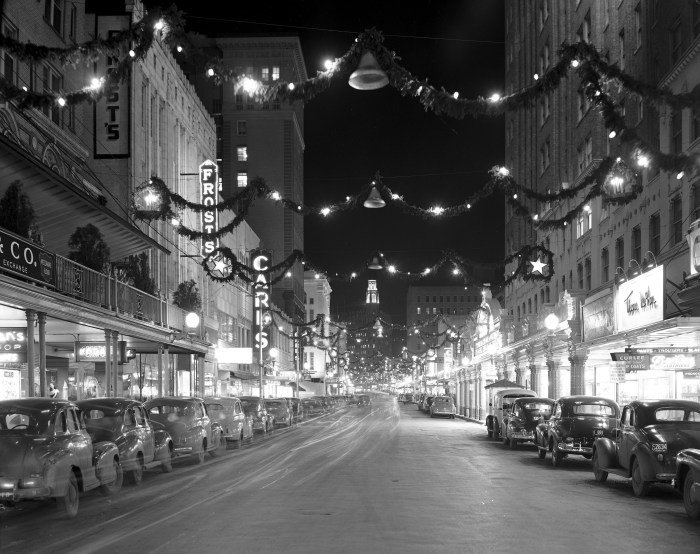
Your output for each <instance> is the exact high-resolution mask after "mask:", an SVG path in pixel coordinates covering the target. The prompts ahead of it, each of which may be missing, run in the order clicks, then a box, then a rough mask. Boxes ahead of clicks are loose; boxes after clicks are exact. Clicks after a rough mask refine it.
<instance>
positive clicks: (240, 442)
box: [234, 431, 243, 450]
mask: <svg viewBox="0 0 700 554" xmlns="http://www.w3.org/2000/svg"><path fill="white" fill-rule="evenodd" d="M234 448H235V449H236V450H240V449H241V448H243V431H241V434H240V435H238V440H237V441H236V444H235V446H234Z"/></svg>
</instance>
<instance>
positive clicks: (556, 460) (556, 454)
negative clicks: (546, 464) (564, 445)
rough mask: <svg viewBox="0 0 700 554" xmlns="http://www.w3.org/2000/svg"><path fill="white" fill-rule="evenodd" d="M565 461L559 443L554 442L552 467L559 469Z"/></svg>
mask: <svg viewBox="0 0 700 554" xmlns="http://www.w3.org/2000/svg"><path fill="white" fill-rule="evenodd" d="M563 459H564V454H563V452H561V451H560V450H559V447H558V446H557V443H556V442H554V441H552V467H559V466H560V465H561V461H562V460H563Z"/></svg>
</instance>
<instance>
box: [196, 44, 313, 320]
mask: <svg viewBox="0 0 700 554" xmlns="http://www.w3.org/2000/svg"><path fill="white" fill-rule="evenodd" d="M192 40H193V42H194V43H195V44H197V45H198V46H199V47H201V48H209V49H212V51H218V53H219V55H220V57H221V63H222V64H223V66H225V67H226V68H229V69H232V70H234V71H235V73H236V74H237V75H240V76H243V75H245V76H247V77H250V78H252V79H255V80H256V81H257V82H261V83H263V84H265V85H270V84H274V83H275V82H277V81H280V80H283V81H288V82H295V81H303V80H306V79H307V74H306V67H305V65H304V61H303V57H302V52H301V45H300V43H299V39H298V37H290V36H270V35H266V36H255V37H253V36H236V37H217V38H216V39H204V38H203V37H201V36H193V37H192ZM197 69H199V70H200V71H199V72H195V71H194V69H192V71H191V74H192V79H193V82H194V83H195V86H196V87H197V90H198V91H199V92H200V94H201V95H202V97H203V98H204V99H205V102H206V103H207V105H209V104H210V105H211V112H212V114H215V118H216V122H217V126H218V130H219V133H218V135H219V136H218V139H219V148H218V158H220V162H221V164H222V175H223V179H224V186H223V191H222V194H223V195H224V197H228V196H230V195H231V194H234V193H235V192H236V190H237V189H238V188H240V187H245V186H246V185H247V184H248V183H249V182H250V181H251V180H252V179H253V178H256V177H262V178H263V179H265V182H266V184H267V185H268V186H269V187H270V188H272V189H274V190H276V191H278V192H279V193H280V195H282V196H283V197H284V198H286V199H288V200H292V201H294V202H297V203H303V201H304V187H303V181H304V148H305V146H304V108H303V104H302V103H301V102H294V103H282V102H273V103H267V102H259V101H257V100H256V99H255V98H253V97H252V96H250V95H249V94H248V93H246V92H245V91H244V90H243V89H242V88H241V87H240V85H237V84H235V83H233V82H227V83H224V84H223V85H220V86H215V85H213V84H212V82H211V80H210V79H207V78H206V75H204V73H203V72H202V71H201V68H197ZM246 220H247V221H248V222H249V223H250V225H251V227H252V228H253V230H254V231H255V232H256V233H257V234H258V236H259V237H260V242H261V245H262V246H263V247H264V248H265V249H267V250H269V251H271V252H272V255H273V262H274V263H279V262H280V261H281V260H283V259H285V258H287V257H288V256H289V255H291V254H292V252H293V251H294V250H303V247H304V222H303V217H302V216H301V215H299V214H295V213H293V212H291V211H289V210H287V209H285V208H283V206H282V204H279V203H274V202H272V201H270V200H265V199H260V200H258V201H257V202H256V203H255V204H254V205H253V207H252V208H251V210H250V212H249V215H248V216H247V217H246ZM290 271H291V273H292V275H291V277H289V278H287V279H284V280H282V281H281V282H280V283H279V284H277V285H275V286H273V289H272V299H273V301H274V302H275V304H276V305H277V306H279V307H280V308H281V309H283V310H284V311H285V312H286V313H287V315H289V316H290V317H293V318H297V319H302V318H303V315H304V311H305V310H304V308H305V306H304V301H303V299H304V275H303V268H302V267H300V266H297V267H294V268H292V269H291V270H290Z"/></svg>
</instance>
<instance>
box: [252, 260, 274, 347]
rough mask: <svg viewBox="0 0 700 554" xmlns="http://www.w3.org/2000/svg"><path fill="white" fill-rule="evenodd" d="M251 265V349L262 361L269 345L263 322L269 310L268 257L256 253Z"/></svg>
mask: <svg viewBox="0 0 700 554" xmlns="http://www.w3.org/2000/svg"><path fill="white" fill-rule="evenodd" d="M252 263H253V269H254V270H255V271H256V273H255V279H254V282H253V291H254V294H255V296H254V301H253V347H254V348H255V350H256V351H257V352H258V354H259V356H260V358H261V359H262V354H263V351H264V350H265V349H266V348H267V347H268V346H269V344H270V340H269V335H268V331H267V329H266V322H265V312H266V311H268V310H269V309H270V280H269V271H270V255H269V254H268V253H267V252H258V253H257V254H256V255H255V256H254V257H253V262H252Z"/></svg>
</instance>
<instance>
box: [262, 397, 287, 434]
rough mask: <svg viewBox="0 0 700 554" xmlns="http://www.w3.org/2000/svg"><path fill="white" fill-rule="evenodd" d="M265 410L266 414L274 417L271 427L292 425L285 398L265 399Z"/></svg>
mask: <svg viewBox="0 0 700 554" xmlns="http://www.w3.org/2000/svg"><path fill="white" fill-rule="evenodd" d="M265 408H266V409H267V413H269V414H272V415H273V416H274V418H275V419H274V421H273V425H275V426H276V427H290V426H291V425H292V412H291V410H290V409H289V404H287V400H286V399H285V398H266V399H265Z"/></svg>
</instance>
